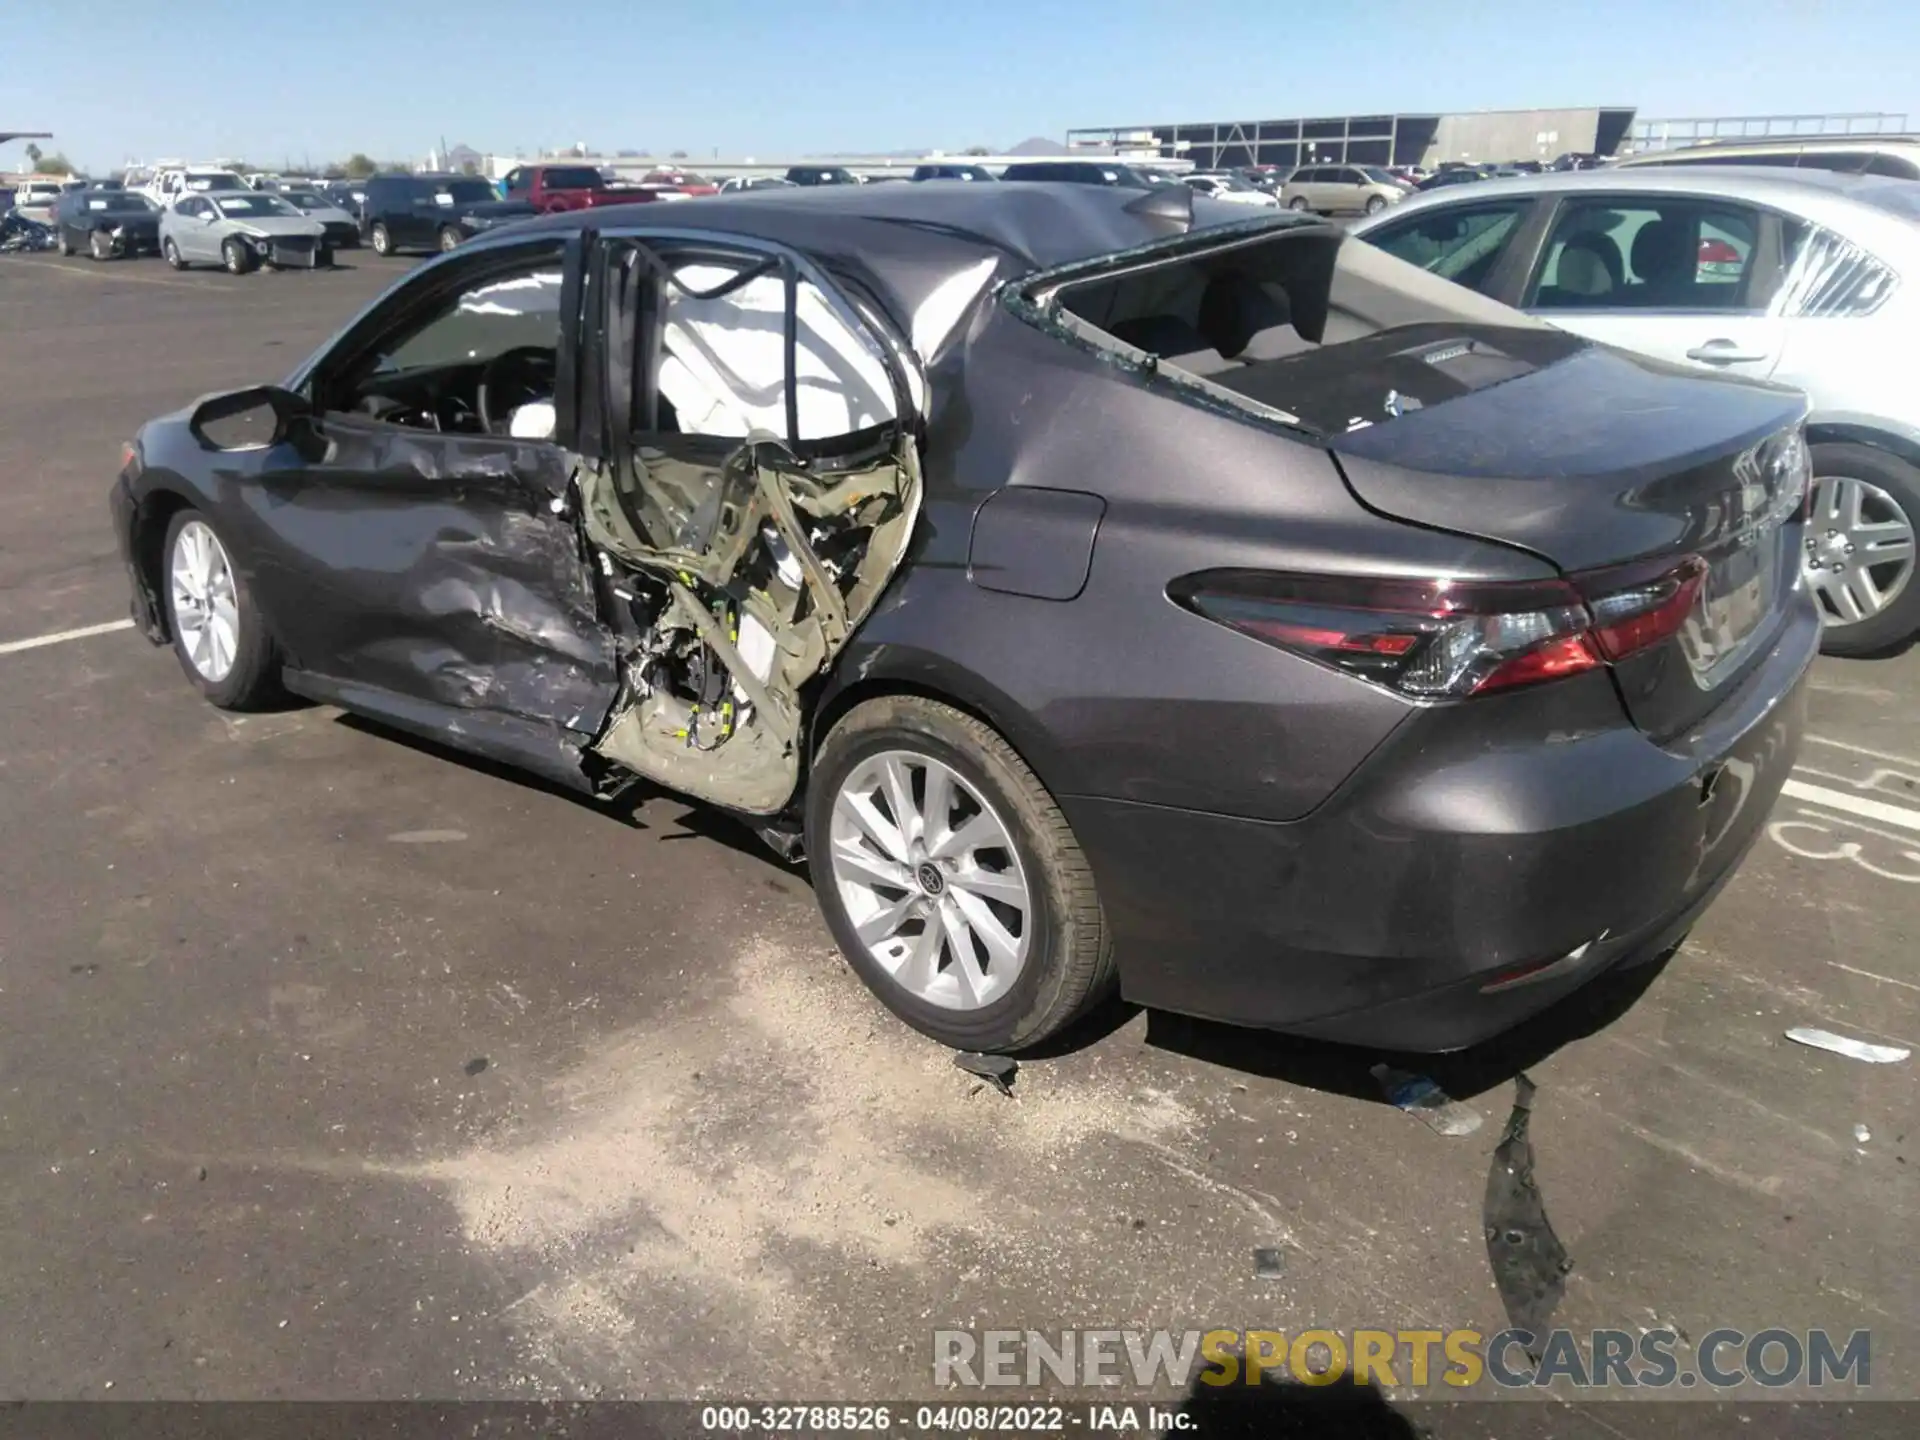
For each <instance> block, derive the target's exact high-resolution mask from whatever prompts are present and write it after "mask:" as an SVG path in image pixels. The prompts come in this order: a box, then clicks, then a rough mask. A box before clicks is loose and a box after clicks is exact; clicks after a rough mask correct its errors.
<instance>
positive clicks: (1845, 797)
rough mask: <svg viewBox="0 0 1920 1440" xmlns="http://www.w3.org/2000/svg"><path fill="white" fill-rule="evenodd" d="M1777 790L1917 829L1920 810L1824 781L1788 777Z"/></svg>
mask: <svg viewBox="0 0 1920 1440" xmlns="http://www.w3.org/2000/svg"><path fill="white" fill-rule="evenodd" d="M1780 793H1781V794H1783V795H1791V796H1792V797H1793V798H1794V799H1796V800H1805V801H1807V802H1808V803H1810V804H1813V805H1825V806H1826V807H1828V808H1829V809H1831V810H1844V811H1846V812H1847V813H1848V814H1849V815H1858V816H1861V817H1862V818H1863V819H1867V820H1878V821H1879V822H1880V823H1881V824H1883V825H1898V826H1900V827H1901V828H1902V829H1904V830H1920V810H1908V809H1905V808H1904V807H1902V806H1899V805H1889V804H1887V803H1886V802H1885V801H1884V800H1868V799H1867V798H1865V797H1864V796H1861V795H1850V794H1848V793H1847V792H1846V791H1845V790H1829V789H1828V788H1827V787H1826V786H1824V785H1809V784H1807V782H1806V781H1804V780H1789V781H1787V783H1786V784H1785V785H1782V786H1781V787H1780Z"/></svg>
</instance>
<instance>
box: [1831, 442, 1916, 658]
mask: <svg viewBox="0 0 1920 1440" xmlns="http://www.w3.org/2000/svg"><path fill="white" fill-rule="evenodd" d="M1810 513H1811V518H1810V519H1809V520H1808V522H1807V554H1806V576H1807V584H1808V585H1810V586H1811V587H1812V588H1813V592H1814V594H1815V595H1816V596H1817V597H1818V598H1819V600H1820V608H1821V611H1822V612H1823V614H1824V617H1825V619H1826V623H1827V624H1828V625H1831V626H1835V627H1839V626H1843V625H1856V624H1858V623H1859V622H1860V621H1862V620H1870V619H1872V618H1873V617H1874V616H1875V615H1878V614H1880V612H1881V611H1883V610H1885V609H1886V608H1887V607H1888V606H1889V605H1891V604H1892V603H1893V602H1894V601H1895V600H1896V599H1898V598H1899V596H1900V593H1901V592H1902V591H1903V590H1905V589H1906V588H1907V584H1908V582H1909V581H1911V580H1912V578H1913V566H1914V533H1913V520H1912V518H1911V517H1910V516H1908V514H1907V513H1906V511H1904V510H1903V509H1901V508H1900V504H1899V502H1898V501H1896V500H1895V499H1894V498H1893V497H1892V496H1891V495H1889V494H1888V493H1887V492H1886V491H1885V490H1882V489H1881V488H1880V487H1879V486H1878V485H1874V484H1871V483H1869V482H1868V481H1865V480H1855V479H1853V478H1851V477H1850V476H1844V475H1822V476H1819V477H1818V478H1816V479H1815V480H1814V482H1813V505H1812V509H1811V512H1810Z"/></svg>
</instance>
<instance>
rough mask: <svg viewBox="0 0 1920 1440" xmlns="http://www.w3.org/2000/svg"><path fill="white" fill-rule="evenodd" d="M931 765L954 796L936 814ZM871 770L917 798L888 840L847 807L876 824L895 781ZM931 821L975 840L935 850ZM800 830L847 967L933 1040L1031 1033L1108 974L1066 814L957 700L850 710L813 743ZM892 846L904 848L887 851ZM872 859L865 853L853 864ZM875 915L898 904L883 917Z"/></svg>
mask: <svg viewBox="0 0 1920 1440" xmlns="http://www.w3.org/2000/svg"><path fill="white" fill-rule="evenodd" d="M936 775H938V776H940V778H941V779H942V781H943V782H944V783H943V786H942V791H943V793H945V794H947V795H949V796H951V797H956V798H954V799H953V800H952V801H951V803H949V804H947V805H945V806H943V807H942V808H943V809H944V811H945V813H944V814H943V815H935V814H932V813H931V808H932V803H933V802H932V796H933V794H934V793H935V792H934V791H933V789H932V788H931V787H932V782H933V779H934V777H935V776H936ZM875 776H882V777H885V776H892V777H893V779H894V780H895V781H897V782H898V783H899V784H904V785H905V786H906V803H907V805H908V807H912V806H914V805H919V806H922V807H923V808H925V809H927V810H928V812H929V813H927V814H925V815H922V814H920V812H918V811H915V812H914V815H913V816H910V817H909V823H908V825H907V826H905V827H899V828H897V829H895V830H894V831H892V832H891V834H892V840H893V849H892V850H891V851H890V850H887V849H885V848H883V847H882V845H881V844H880V842H879V841H877V840H875V839H874V838H873V832H870V831H866V830H864V829H863V828H862V827H864V825H865V824H866V823H867V821H866V820H863V819H860V818H859V816H860V815H861V814H863V813H864V814H866V815H867V816H870V817H878V820H879V821H880V829H881V830H882V831H884V830H885V826H886V825H887V824H888V823H891V819H890V817H891V815H892V813H893V807H892V806H889V807H888V811H887V812H884V813H883V812H881V811H880V810H879V809H878V808H877V807H878V806H879V805H880V804H881V803H882V800H881V799H878V798H875V797H876V796H884V795H886V794H894V793H899V792H898V790H897V789H896V788H893V787H891V786H889V785H888V784H886V783H885V782H884V781H883V780H879V779H875V778H874V777H875ZM900 777H905V778H904V779H901V778H900ZM868 787H872V788H871V789H869V788H868ZM863 807H864V809H863ZM956 816H958V817H959V819H958V820H957V822H956V820H955V817H956ZM902 830H905V831H912V832H914V833H913V838H912V839H911V840H907V839H906V838H905V836H904V835H903V834H902V833H901V832H902ZM930 833H931V834H933V835H935V836H940V835H945V836H946V837H948V839H949V841H951V840H953V839H955V838H958V837H962V836H965V835H968V834H972V835H974V836H975V841H974V843H973V844H972V845H971V846H969V847H968V848H967V849H966V850H965V851H963V852H962V851H955V852H953V853H950V854H947V855H941V854H940V853H939V844H940V842H939V840H938V839H936V840H935V842H934V846H933V847H932V848H931V849H929V848H928V847H927V846H926V845H925V843H924V842H925V838H926V836H927V835H928V834H930ZM982 836H984V837H985V838H984V839H982V838H981V837H982ZM806 843H807V853H808V856H809V864H810V867H811V870H812V874H813V884H814V890H815V893H816V895H817V896H818V898H819V902H820V908H821V910H822V911H823V912H824V914H825V916H826V920H827V925H828V928H829V929H830V930H831V931H832V932H833V936H834V939H835V940H836V941H838V942H839V945H840V949H841V951H842V953H843V954H845V956H846V957H847V960H848V963H849V964H851V965H852V967H853V969H854V973H856V974H857V975H859V977H860V978H861V980H862V981H863V982H865V984H866V985H867V987H868V988H869V989H870V990H872V991H873V992H874V994H875V995H876V996H877V997H878V998H879V999H880V1002H881V1003H882V1004H884V1005H885V1006H886V1007H887V1008H888V1009H889V1010H891V1011H892V1012H893V1013H894V1014H895V1015H897V1016H899V1017H900V1018H901V1019H902V1020H904V1021H906V1023H907V1024H909V1025H911V1026H912V1027H913V1028H914V1029H916V1030H918V1031H919V1032H920V1033H921V1034H923V1035H926V1036H928V1037H930V1038H931V1039H934V1040H937V1041H939V1042H940V1043H941V1044H943V1045H950V1046H952V1047H954V1048H955V1049H960V1050H976V1051H988V1052H1012V1051H1019V1050H1024V1049H1030V1048H1032V1047H1033V1046H1034V1045H1037V1044H1038V1043H1040V1042H1041V1041H1043V1040H1045V1039H1046V1038H1047V1037H1049V1036H1051V1035H1055V1034H1057V1033H1058V1032H1059V1031H1060V1030H1061V1029H1063V1028H1064V1027H1065V1026H1067V1025H1069V1024H1071V1023H1072V1022H1073V1020H1074V1019H1075V1018H1076V1017H1077V1016H1079V1015H1080V1014H1082V1013H1083V1012H1084V1011H1085V1010H1086V1009H1087V1008H1088V1007H1089V1006H1091V1005H1092V1004H1094V1003H1095V1002H1096V1001H1097V1000H1099V999H1100V998H1101V997H1102V996H1103V995H1104V994H1105V993H1106V992H1107V991H1108V990H1109V989H1110V988H1111V986H1112V981H1113V973H1114V971H1113V955H1112V945H1111V941H1110V939H1109V938H1108V935H1107V930H1106V925H1105V922H1104V920H1103V918H1102V914H1101V909H1100V898H1099V895H1098V893H1097V892H1096V891H1095V888H1094V881H1093V872H1092V870H1091V868H1090V867H1089V865H1088V863H1087V858H1086V855H1085V854H1084V853H1083V852H1082V850H1081V848H1080V845H1079V842H1078V841H1077V840H1076V839H1075V838H1074V834H1073V830H1072V828H1071V827H1070V826H1069V825H1068V824H1067V820H1066V816H1065V815H1064V814H1062V812H1061V810H1060V807H1059V805H1058V804H1057V803H1055V801H1054V798H1053V796H1052V795H1051V794H1049V793H1048V791H1047V789H1046V787H1045V786H1044V785H1042V784H1041V783H1040V779H1039V777H1038V776H1036V775H1035V774H1034V773H1033V771H1032V770H1031V769H1029V768H1028V767H1027V765H1026V763H1025V762H1024V761H1023V760H1022V759H1021V758H1020V756H1019V754H1018V753H1016V752H1015V750H1014V749H1013V747H1012V746H1011V745H1009V744H1007V742H1006V741H1005V740H1004V739H1002V738H1001V737H1000V735H999V734H998V733H997V732H995V731H994V730H993V728H992V727H991V726H989V725H986V724H984V723H983V722H981V721H979V720H977V719H975V718H973V717H972V716H971V715H967V714H965V713H963V712H961V711H959V710H956V709H954V708H952V707H951V706H948V705H942V704H940V703H939V702H937V701H934V700H928V699H924V698H922V697H920V696H917V695H892V696H887V697H884V698H882V699H877V700H871V701H868V702H866V703H864V704H861V705H858V706H855V707H854V708H853V709H852V710H850V711H848V712H847V714H846V715H844V716H842V717H841V719H840V720H839V722H838V723H837V724H835V725H834V727H833V729H832V731H831V732H830V733H829V734H828V736H827V738H826V740H825V742H824V743H823V744H822V745H821V746H820V749H819V752H818V754H817V755H816V756H815V757H814V764H813V771H812V776H811V779H810V781H809V786H808V794H807V800H806ZM902 849H904V851H905V859H904V860H894V859H892V855H893V854H894V853H897V852H898V851H900V850H902ZM849 856H851V857H852V858H851V859H850V858H849ZM982 857H986V863H985V864H984V865H983V864H982ZM876 860H877V861H878V863H879V869H877V870H876V869H872V868H863V862H864V865H865V866H870V865H872V864H873V863H874V861H876ZM928 872H931V873H930V874H929V873H928ZM967 877H971V883H970V881H969V879H968V878H967ZM898 880H911V881H912V883H911V884H900V883H895V882H896V881H898ZM1009 895H1017V897H1018V899H1017V900H1009V899H1008V896H1009ZM1022 906H1024V908H1021V907H1022ZM856 910H858V911H859V912H861V913H859V914H858V915H856ZM888 915H898V916H901V917H902V918H900V919H898V920H895V921H894V922H893V924H892V928H891V929H889V928H888V926H887V916H888ZM983 920H984V921H985V922H986V923H982V921H983ZM863 925H865V926H866V927H867V933H868V937H869V938H868V939H863V938H862V936H861V927H862V926H863ZM903 927H904V928H903ZM1015 931H1017V932H1018V934H1017V935H1016V934H1015ZM929 932H931V936H930V933H929ZM980 936H989V937H996V938H997V940H998V941H999V943H1000V945H1001V947H1002V948H1004V947H1005V946H1006V944H1007V942H1008V941H1012V942H1013V944H1014V945H1016V946H1018V947H1020V948H1019V953H1018V954H1017V956H1013V957H1011V958H1008V957H1003V956H1001V955H1000V953H999V951H998V950H996V949H992V948H990V945H989V940H987V939H981V938H977V937H980ZM870 940H871V941H873V942H874V943H872V944H870V943H869V941H870ZM957 944H967V945H969V946H970V947H971V948H972V957H973V960H974V963H973V964H972V965H963V962H962V960H961V958H960V954H959V952H958V951H957V950H956V949H955V948H954V947H955V946H956V945H957ZM883 947H891V948H892V950H893V952H894V953H893V954H892V955H891V956H889V957H888V959H887V960H886V961H884V962H883V959H882V958H881V957H880V956H878V955H876V954H875V950H876V949H879V948H883ZM983 956H984V957H985V958H984V959H983V958H982V957H983ZM916 966H918V967H919V971H918V973H919V983H918V984H916V983H914V974H913V972H914V971H915V967H916ZM890 967H891V968H890ZM896 972H898V974H896ZM983 991H985V992H986V993H984V994H983V993H982V992H983Z"/></svg>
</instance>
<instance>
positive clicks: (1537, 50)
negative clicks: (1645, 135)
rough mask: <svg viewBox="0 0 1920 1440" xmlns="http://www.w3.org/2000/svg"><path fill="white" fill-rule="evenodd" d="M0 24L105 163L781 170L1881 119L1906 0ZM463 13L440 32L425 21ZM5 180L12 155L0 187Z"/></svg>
mask: <svg viewBox="0 0 1920 1440" xmlns="http://www.w3.org/2000/svg"><path fill="white" fill-rule="evenodd" d="M11 9H12V12H13V13H11V14H9V15H8V17H7V19H6V22H5V25H4V28H0V36H3V37H4V38H3V39H0V126H5V127H7V128H16V127H17V128H22V129H47V130H52V131H54V132H55V137H56V138H55V140H54V141H53V142H52V144H51V145H49V146H48V148H49V149H58V150H60V151H62V152H64V153H65V154H66V155H67V156H68V157H69V158H70V159H72V160H74V161H75V162H76V163H79V164H82V165H87V166H91V167H93V168H95V169H105V168H107V167H109V166H112V165H116V164H119V163H120V162H122V161H124V160H126V159H128V158H144V159H150V158H154V157H157V156H161V155H169V156H182V157H212V156H223V157H229V158H239V159H248V160H252V161H253V162H255V163H257V164H267V165H273V166H278V165H280V164H281V163H282V162H283V161H285V160H287V159H288V158H289V157H290V158H291V159H293V160H294V161H295V162H296V163H298V162H299V161H300V160H301V159H302V158H303V157H308V158H311V159H312V160H313V161H314V162H315V163H319V162H321V161H324V160H331V159H338V158H342V157H344V156H346V155H348V154H350V153H352V152H353V151H356V150H361V151H365V152H367V153H369V154H372V155H374V156H375V157H377V158H396V159H398V158H407V157H413V156H418V155H421V154H423V153H424V152H425V151H426V150H427V149H428V148H429V147H430V146H432V145H433V144H434V143H435V142H436V140H437V139H438V138H439V137H441V136H443V135H444V136H445V137H446V138H447V139H448V140H449V141H452V142H465V143H467V144H470V145H473V146H474V147H475V148H477V149H480V150H483V151H499V152H514V151H523V152H526V153H533V152H534V151H535V150H536V149H537V148H540V147H549V146H561V145H567V144H571V143H573V142H574V141H579V140H584V141H586V142H588V143H589V144H590V145H592V146H594V147H596V148H598V149H602V150H606V151H612V150H615V149H619V148H632V149H645V150H649V151H651V152H652V153H653V154H655V155H664V154H666V153H667V152H669V151H671V150H676V149H684V150H686V151H688V152H689V154H690V155H692V156H695V157H707V156H711V155H712V154H713V152H714V151H715V150H716V149H717V150H718V152H719V153H720V154H721V155H722V156H730V157H738V156H744V155H761V156H776V155H777V156H787V155H795V154H801V153H822V152H828V151H836V150H894V149H901V148H906V147H910V146H929V147H942V148H947V149H958V148H961V147H964V146H967V145H972V144H986V145H1010V144H1013V143H1016V142H1018V141H1020V140H1022V139H1025V138H1026V137H1028V136H1030V135H1046V136H1050V137H1053V138H1056V139H1057V138H1059V137H1060V136H1061V135H1062V134H1063V133H1064V132H1065V131H1066V130H1067V129H1068V128H1069V127H1072V126H1082V125H1113V124H1134V123H1154V122H1160V121H1188V120H1215V119H1234V118H1247V119H1253V118H1265V117H1283V116H1293V115H1316V114H1320V115H1341V114H1363V113H1369V112H1371V113H1379V112H1382V111H1392V110H1435V111H1446V110H1476V109H1512V108H1523V107H1532V106H1555V105H1596V104H1605V105H1616V104H1618V105H1637V106H1639V107H1640V112H1641V114H1642V115H1664V116H1672V115H1727V114H1755V113H1786V112H1795V113H1798V112H1817V111H1830V110H1893V111H1905V112H1910V113H1911V114H1912V117H1913V120H1912V123H1913V124H1914V125H1915V126H1916V127H1920V63H1916V62H1920V3H1916V0H1832V3H1830V4H1824V5H1816V4H1815V3H1813V0H1797V3H1788V0H1746V3H1725V0H1603V3H1597V4H1596V3H1567V0H1538V3H1535V4H1524V5H1523V4H1512V3H1493V0H1484V3H1474V0H1444V3H1436V0H1404V3H1403V0H1314V3H1311V4H1306V3H1298V0H1243V3H1240V4H1232V5H1229V4H1209V3H1204V0H1184V3H1171V0H1158V3H1155V0H1090V3H1077V4H1064V3H1051V0H967V3H962V4H950V3H940V0H697V3H687V0H679V3H675V4H672V5H658V4H650V3H647V0H567V3H563V4H546V5H532V4H527V3H524V0H466V3H461V0H453V3H449V4H444V5H443V4H409V3H405V0H322V3H319V4H309V5H302V4H286V3H265V4H262V3H257V0H249V3H235V0H158V3H156V0H58V3H33V0H29V3H23V4H17V5H15V6H13V7H11ZM442 16H446V17H449V18H451V17H455V16H457V17H458V19H457V23H452V24H450V23H447V21H443V20H442V19H441V18H440V17H442ZM21 163H23V161H22V156H21V147H20V145H19V144H17V143H16V144H13V145H9V146H7V147H5V148H4V149H0V168H11V167H13V166H17V165H20V164H21Z"/></svg>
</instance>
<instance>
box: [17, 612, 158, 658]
mask: <svg viewBox="0 0 1920 1440" xmlns="http://www.w3.org/2000/svg"><path fill="white" fill-rule="evenodd" d="M132 628H133V621H131V620H109V621H107V622H106V624H104V625H82V626H81V627H80V628H79V629H78V630H57V631H55V632H54V633H53V634H51V635H35V636H34V637H33V638H32V639H30V640H9V641H7V642H6V643H5V644H4V645H0V655H12V654H14V653H15V652H16V651H20V650H38V649H39V648H40V647H41V646H42V645H59V644H61V643H62V642H64V641H67V640H84V639H86V638H87V637H88V636H89V635H105V634H108V633H110V632H111V631H114V630H131V629H132Z"/></svg>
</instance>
